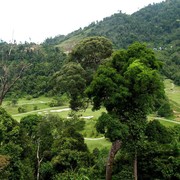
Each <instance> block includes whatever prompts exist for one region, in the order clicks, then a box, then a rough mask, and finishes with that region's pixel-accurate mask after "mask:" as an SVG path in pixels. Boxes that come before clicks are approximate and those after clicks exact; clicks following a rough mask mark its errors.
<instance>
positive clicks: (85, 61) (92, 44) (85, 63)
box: [70, 37, 112, 69]
mask: <svg viewBox="0 0 180 180" xmlns="http://www.w3.org/2000/svg"><path fill="white" fill-rule="evenodd" d="M111 54H112V43H111V42H110V41H109V40H108V39H107V38H105V37H89V38H85V39H84V40H82V41H81V42H79V43H78V44H77V45H76V46H75V47H74V48H73V50H72V52H71V54H70V61H74V62H77V63H80V64H81V66H82V67H83V68H84V69H96V68H97V67H98V65H99V64H101V63H102V61H103V60H104V59H106V58H107V57H110V56H111Z"/></svg>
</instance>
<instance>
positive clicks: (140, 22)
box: [44, 0, 180, 51]
mask: <svg viewBox="0 0 180 180" xmlns="http://www.w3.org/2000/svg"><path fill="white" fill-rule="evenodd" d="M97 35H98V36H105V37H107V38H109V39H111V40H112V42H113V44H114V45H115V48H122V47H123V48H124V47H127V46H128V45H130V44H131V43H133V42H134V41H140V42H147V43H148V44H151V45H152V46H153V47H162V46H166V45H167V44H171V45H174V44H177V43H178V42H177V39H179V36H180V1H179V0H166V1H165V2H162V3H158V4H153V5H148V6H147V7H145V8H143V9H140V10H139V11H137V12H135V13H134V14H132V15H127V14H124V13H122V12H119V13H116V14H114V15H112V16H110V17H106V18H104V19H103V20H102V21H100V22H96V23H95V22H93V23H91V24H90V25H89V26H88V27H85V28H84V29H79V30H77V31H74V32H72V33H70V34H68V35H67V36H62V35H60V36H56V37H55V38H48V39H46V40H45V42H44V43H46V44H56V45H59V46H60V47H64V48H65V49H64V50H67V51H69V50H71V48H72V47H73V45H74V44H76V43H77V42H78V41H79V40H81V39H82V38H84V37H87V36H97Z"/></svg>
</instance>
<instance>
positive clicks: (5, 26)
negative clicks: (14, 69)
mask: <svg viewBox="0 0 180 180" xmlns="http://www.w3.org/2000/svg"><path fill="white" fill-rule="evenodd" d="M162 1H163V0H0V23H1V25H0V39H2V40H4V41H7V42H10V41H11V40H12V39H15V40H16V41H17V42H19V41H22V42H24V41H28V42H29V41H32V42H36V43H40V42H43V41H44V40H45V39H46V38H47V37H54V36H56V35H60V34H63V35H66V34H68V33H70V32H72V31H74V30H77V29H79V28H80V27H82V28H83V27H85V26H88V25H89V24H90V23H91V22H93V21H97V20H98V21H99V20H102V19H103V18H104V17H108V16H110V15H112V14H114V13H117V12H118V11H119V10H121V11H122V12H123V13H127V14H132V13H133V12H135V11H138V10H139V9H141V8H143V7H145V6H147V5H149V4H152V3H158V2H162Z"/></svg>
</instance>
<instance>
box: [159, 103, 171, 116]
mask: <svg viewBox="0 0 180 180" xmlns="http://www.w3.org/2000/svg"><path fill="white" fill-rule="evenodd" d="M157 114H158V115H159V116H161V117H166V118H169V117H172V116H173V110H172V109H171V107H170V104H169V102H167V101H164V102H162V105H161V106H160V108H159V109H158V112H157Z"/></svg>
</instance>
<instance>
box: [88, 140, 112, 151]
mask: <svg viewBox="0 0 180 180" xmlns="http://www.w3.org/2000/svg"><path fill="white" fill-rule="evenodd" d="M85 143H86V144H87V146H88V148H89V150H90V151H91V152H92V151H93V149H95V148H98V149H103V148H107V149H108V150H109V149H110V147H111V142H109V141H108V140H106V139H105V138H104V139H99V140H89V139H85Z"/></svg>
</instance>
